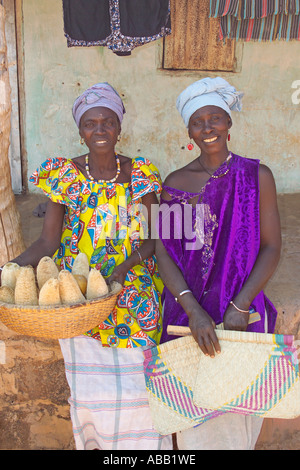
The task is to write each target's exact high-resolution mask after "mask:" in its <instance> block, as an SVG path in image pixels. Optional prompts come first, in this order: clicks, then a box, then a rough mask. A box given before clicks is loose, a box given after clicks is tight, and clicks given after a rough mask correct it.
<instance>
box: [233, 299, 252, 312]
mask: <svg viewBox="0 0 300 470" xmlns="http://www.w3.org/2000/svg"><path fill="white" fill-rule="evenodd" d="M229 303H230V304H231V305H233V306H234V308H235V309H236V310H237V311H238V312H241V313H249V312H250V310H242V309H240V308H239V307H237V306H236V305H235V304H234V303H233V302H232V300H231V302H229Z"/></svg>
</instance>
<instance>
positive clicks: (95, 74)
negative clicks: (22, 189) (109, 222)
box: [23, 0, 300, 193]
mask: <svg viewBox="0 0 300 470" xmlns="http://www.w3.org/2000/svg"><path fill="white" fill-rule="evenodd" d="M23 15H24V26H23V27H24V30H23V34H24V54H25V58H24V65H25V76H24V77H25V83H24V86H25V96H26V108H25V111H24V112H25V113H26V115H25V123H26V128H25V146H26V150H27V155H28V174H31V173H32V171H33V170H35V168H36V167H37V166H38V165H39V164H40V163H41V162H42V161H43V160H45V159H46V158H47V157H49V156H69V157H75V156H77V155H78V154H81V153H83V151H84V150H83V148H82V147H81V145H80V144H79V136H78V132H77V128H76V126H75V124H74V122H73V118H72V116H71V107H72V104H73V101H74V99H75V98H76V97H77V96H78V95H79V94H80V93H81V92H82V91H83V90H84V89H85V88H87V87H88V86H90V85H92V84H94V83H96V82H99V81H108V82H110V83H111V84H112V85H113V86H114V87H115V88H116V89H117V90H118V91H119V93H120V94H122V96H123V99H124V103H125V106H126V109H127V114H126V116H125V119H124V124H123V131H122V140H121V142H120V144H119V148H118V149H119V151H120V152H123V153H124V154H125V155H128V156H135V155H137V154H141V155H143V156H146V157H148V158H149V159H150V160H152V161H153V162H154V163H155V164H156V165H157V166H158V168H159V169H160V171H161V174H162V177H163V178H164V177H165V176H166V175H167V174H168V173H169V172H170V171H172V170H174V169H175V168H178V167H180V166H182V165H184V164H186V163H187V162H188V161H190V160H191V159H193V158H194V157H195V156H196V155H197V150H196V149H195V150H194V151H193V152H188V151H187V150H186V149H182V147H184V146H185V145H186V144H187V143H188V136H187V131H186V129H185V127H184V124H183V122H182V120H181V118H180V116H179V115H178V112H177V110H176V108H175V101H176V98H177V96H178V94H179V93H180V92H181V91H182V90H183V89H184V88H185V87H186V86H187V85H189V84H190V83H192V82H193V81H195V80H198V79H200V78H203V77H204V76H207V75H208V73H207V72H204V73H201V72H172V71H163V70H160V47H161V43H160V42H155V43H151V44H148V45H146V46H142V47H140V48H137V49H135V50H134V51H133V53H132V55H131V56H130V57H118V56H116V55H114V54H113V53H112V52H111V51H109V50H108V49H107V48H100V47H91V48H69V49H68V48H67V45H66V39H65V37H64V33H63V14H62V2H61V0H51V2H49V1H46V0H39V1H37V0H24V1H23ZM237 57H238V63H239V70H240V71H239V72H237V73H223V74H222V76H223V77H224V78H225V79H227V80H228V81H229V82H230V83H232V84H233V85H234V86H236V88H237V89H239V90H242V91H244V93H245V97H244V107H243V111H242V112H241V113H239V114H238V113H237V114H235V115H234V117H233V120H234V126H233V128H232V132H231V136H232V139H231V150H232V151H234V152H236V153H238V154H240V155H244V156H247V157H253V158H260V159H261V161H262V162H263V163H265V164H267V165H269V166H270V167H271V169H272V171H273V173H274V175H275V178H276V182H277V188H278V191H279V192H285V193H288V192H298V191H300V145H299V135H300V103H299V104H293V102H292V94H293V93H295V92H296V91H297V90H295V89H293V88H292V84H293V83H294V82H295V81H296V80H300V42H290V43H286V42H276V43H270V44H269V43H267V44H266V43H254V42H252V43H246V44H244V45H242V44H239V45H238V48H237ZM211 76H214V74H211ZM299 87H300V84H299ZM299 97H300V93H299ZM30 186H32V185H30ZM30 190H31V191H32V190H34V188H33V187H30Z"/></svg>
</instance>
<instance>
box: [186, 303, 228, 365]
mask: <svg viewBox="0 0 300 470" xmlns="http://www.w3.org/2000/svg"><path fill="white" fill-rule="evenodd" d="M183 297H185V299H184V298H182V300H180V304H181V306H182V307H183V308H184V310H185V312H186V313H187V315H188V318H189V328H190V330H191V332H192V335H193V337H194V339H195V341H197V343H198V345H199V347H200V349H201V351H202V352H203V354H205V355H206V356H210V357H215V353H217V354H219V353H220V352H221V347H220V344H219V340H218V338H217V335H216V332H215V327H216V325H215V322H214V321H213V319H212V318H211V317H210V316H209V315H208V313H207V312H206V311H205V310H204V309H203V308H202V307H201V305H199V304H198V302H197V301H196V299H195V298H194V296H193V295H192V294H188V295H186V296H183ZM188 297H189V298H188Z"/></svg>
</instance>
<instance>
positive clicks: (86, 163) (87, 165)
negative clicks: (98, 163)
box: [85, 154, 121, 184]
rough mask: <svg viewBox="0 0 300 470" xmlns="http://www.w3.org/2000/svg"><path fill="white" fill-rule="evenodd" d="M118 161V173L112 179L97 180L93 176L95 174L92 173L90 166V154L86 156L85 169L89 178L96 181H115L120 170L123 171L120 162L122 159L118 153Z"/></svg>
mask: <svg viewBox="0 0 300 470" xmlns="http://www.w3.org/2000/svg"><path fill="white" fill-rule="evenodd" d="M116 163H117V174H116V176H115V177H114V178H112V179H111V180H95V178H93V176H92V175H91V174H90V167H89V154H87V155H86V156H85V171H86V174H87V175H88V177H89V179H90V180H92V181H96V182H97V183H102V184H103V183H114V182H115V181H116V180H117V178H118V176H119V174H120V172H121V164H120V159H119V157H118V155H117V154H116Z"/></svg>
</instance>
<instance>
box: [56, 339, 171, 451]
mask: <svg viewBox="0 0 300 470" xmlns="http://www.w3.org/2000/svg"><path fill="white" fill-rule="evenodd" d="M60 347H61V350H62V353H63V356H64V361H65V369H66V377H67V381H68V384H69V387H70V390H71V396H70V399H69V403H70V412H71V419H72V425H73V432H74V439H75V444H76V448H77V450H92V449H101V450H140V449H147V450H170V449H172V437H171V436H161V435H160V434H158V432H156V431H155V430H154V427H153V425H152V418H151V414H150V409H149V403H148V397H147V391H146V385H145V379H144V368H143V360H144V355H143V349H144V348H142V347H140V348H133V349H123V348H105V347H103V346H102V345H101V343H100V342H99V341H96V340H95V339H93V338H89V337H87V336H77V337H75V338H70V339H63V340H60Z"/></svg>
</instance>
